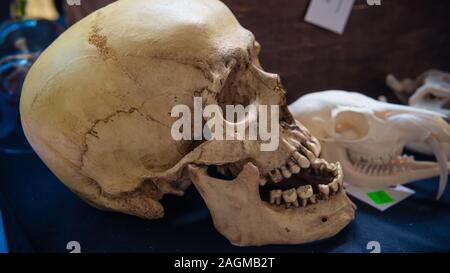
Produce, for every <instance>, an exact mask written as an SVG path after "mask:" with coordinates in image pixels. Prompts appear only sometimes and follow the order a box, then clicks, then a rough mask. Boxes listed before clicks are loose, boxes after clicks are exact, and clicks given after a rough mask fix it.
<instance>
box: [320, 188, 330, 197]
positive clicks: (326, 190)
mask: <svg viewBox="0 0 450 273" xmlns="http://www.w3.org/2000/svg"><path fill="white" fill-rule="evenodd" d="M319 192H320V194H321V195H322V197H323V198H324V199H325V200H326V199H328V195H329V194H330V187H328V185H323V184H319Z"/></svg>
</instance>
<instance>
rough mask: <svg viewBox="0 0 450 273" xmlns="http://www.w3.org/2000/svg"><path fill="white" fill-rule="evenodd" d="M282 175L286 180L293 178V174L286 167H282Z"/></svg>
mask: <svg viewBox="0 0 450 273" xmlns="http://www.w3.org/2000/svg"><path fill="white" fill-rule="evenodd" d="M281 173H282V174H283V177H284V178H290V177H291V176H292V173H291V172H290V171H289V170H288V169H287V168H286V166H281Z"/></svg>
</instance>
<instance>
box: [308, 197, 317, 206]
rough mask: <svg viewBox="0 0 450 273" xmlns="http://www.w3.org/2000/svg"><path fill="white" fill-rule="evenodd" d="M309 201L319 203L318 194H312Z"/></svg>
mask: <svg viewBox="0 0 450 273" xmlns="http://www.w3.org/2000/svg"><path fill="white" fill-rule="evenodd" d="M309 202H310V203H311V204H315V203H317V199H316V196H315V195H313V196H311V197H310V198H309Z"/></svg>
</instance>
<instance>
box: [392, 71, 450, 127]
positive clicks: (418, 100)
mask: <svg viewBox="0 0 450 273" xmlns="http://www.w3.org/2000/svg"><path fill="white" fill-rule="evenodd" d="M386 84H387V85H388V86H389V87H390V88H391V89H392V90H393V91H394V92H395V94H396V95H397V97H398V98H399V99H400V100H401V101H402V102H403V103H407V104H409V105H411V106H413V107H417V108H422V109H427V110H431V111H435V112H438V113H441V114H443V115H445V116H446V118H447V119H450V74H449V73H446V72H443V71H439V70H428V71H426V72H424V73H422V75H420V76H419V77H417V79H414V80H411V79H404V80H401V81H399V80H397V79H396V78H395V77H394V75H392V74H390V75H388V76H387V77H386Z"/></svg>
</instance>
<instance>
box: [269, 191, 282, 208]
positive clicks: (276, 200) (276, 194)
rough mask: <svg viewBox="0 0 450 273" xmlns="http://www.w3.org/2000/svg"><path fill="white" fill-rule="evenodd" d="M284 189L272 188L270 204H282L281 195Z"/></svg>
mask: <svg viewBox="0 0 450 273" xmlns="http://www.w3.org/2000/svg"><path fill="white" fill-rule="evenodd" d="M282 193H283V191H282V190H272V191H270V204H277V205H280V204H281V195H282Z"/></svg>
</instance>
